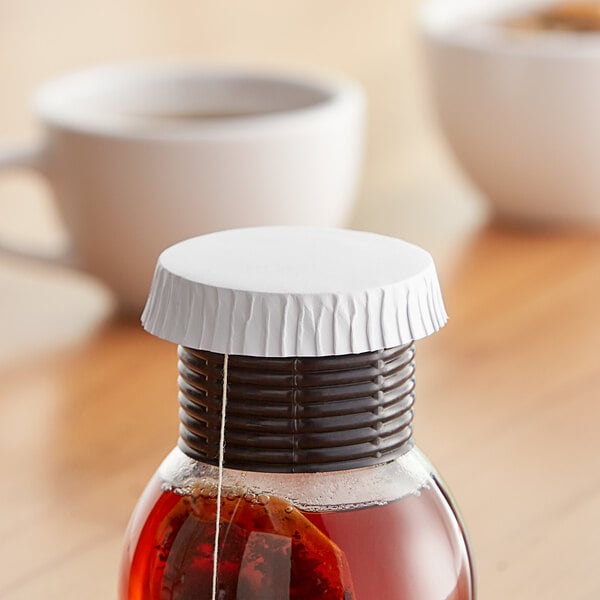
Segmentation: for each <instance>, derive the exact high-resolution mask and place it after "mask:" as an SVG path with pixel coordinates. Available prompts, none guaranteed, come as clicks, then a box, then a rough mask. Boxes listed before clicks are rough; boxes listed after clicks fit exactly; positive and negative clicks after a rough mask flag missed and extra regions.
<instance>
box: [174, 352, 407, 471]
mask: <svg viewBox="0 0 600 600" xmlns="http://www.w3.org/2000/svg"><path fill="white" fill-rule="evenodd" d="M413 358H414V346H413V344H408V345H405V346H399V347H396V348H391V349H387V350H380V351H376V352H367V353H363V354H350V355H344V356H327V357H309V358H259V357H247V356H229V357H228V368H227V390H226V392H227V406H226V418H225V437H224V441H225V446H224V463H223V464H224V466H225V467H226V468H229V469H239V470H245V471H262V472H274V473H313V472H325V471H339V470H347V469H354V468H359V467H366V466H372V465H376V464H382V463H386V462H389V461H391V460H394V459H395V458H397V457H398V456H400V455H402V454H404V453H405V452H407V451H408V450H409V449H410V448H411V447H412V419H413V403H414V383H415V382H414V362H413ZM223 365H224V356H223V355H222V354H215V353H212V352H205V351H201V350H192V349H190V348H184V347H182V346H180V347H179V380H178V382H179V404H180V411H179V414H180V420H181V425H180V438H179V448H180V449H181V450H182V451H183V452H184V453H185V454H186V455H187V456H189V457H190V458H193V459H195V460H198V461H201V462H203V463H206V464H210V465H217V464H218V462H219V449H220V443H221V440H220V437H221V432H220V429H221V415H222V397H223V381H224V373H223Z"/></svg>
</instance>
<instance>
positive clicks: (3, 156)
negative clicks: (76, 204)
mask: <svg viewBox="0 0 600 600" xmlns="http://www.w3.org/2000/svg"><path fill="white" fill-rule="evenodd" d="M45 157H46V150H45V148H44V147H43V145H41V144H35V145H33V144H31V145H23V146H20V147H18V146H17V147H14V148H1V147H0V175H2V173H3V172H5V171H12V170H21V169H27V170H30V171H33V172H34V173H37V174H38V175H41V176H42V177H43V178H44V179H46V180H48V171H47V169H46V165H45ZM0 253H3V254H6V255H9V256H12V257H18V258H27V259H30V260H36V261H38V262H44V263H51V264H59V265H63V266H69V267H74V266H75V265H74V263H73V260H72V256H71V253H70V252H69V251H66V252H61V253H59V254H51V253H43V252H35V251H33V250H26V249H22V248H18V247H14V246H12V245H11V244H9V243H6V242H4V241H3V240H2V239H0Z"/></svg>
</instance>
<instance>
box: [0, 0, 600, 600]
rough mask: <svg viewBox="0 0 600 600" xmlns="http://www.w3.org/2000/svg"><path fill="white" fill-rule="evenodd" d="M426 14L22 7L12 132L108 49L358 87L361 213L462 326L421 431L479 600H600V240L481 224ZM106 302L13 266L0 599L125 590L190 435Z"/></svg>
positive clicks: (54, 240) (168, 392)
mask: <svg viewBox="0 0 600 600" xmlns="http://www.w3.org/2000/svg"><path fill="white" fill-rule="evenodd" d="M300 4H302V9H300ZM216 5H218V8H217V7H216ZM413 5H414V2H408V3H404V4H403V3H400V2H397V1H394V2H391V1H390V2H388V1H383V0H381V1H376V2H373V3H364V2H363V3H361V2H359V0H356V1H354V0H351V1H348V2H346V1H344V2H342V1H341V0H336V1H332V2H328V3H322V2H317V0H306V1H305V2H303V3H296V4H293V3H278V2H275V0H256V1H255V2H253V3H247V4H242V3H239V2H235V1H234V0H225V1H223V2H220V3H203V2H195V3H192V2H191V0H190V1H189V2H188V1H185V0H177V1H175V2H172V3H163V4H162V5H161V4H160V3H146V2H142V1H141V0H139V1H134V0H128V1H126V2H117V0H110V1H107V2H100V1H99V0H92V1H90V2H88V3H75V2H72V1H69V0H59V1H57V2H53V3H39V2H34V0H25V1H21V2H18V1H17V0H8V1H7V2H4V3H2V7H0V12H1V13H2V17H1V18H0V75H1V76H2V79H3V82H4V83H3V94H2V98H1V99H0V109H1V110H0V134H2V137H12V138H19V137H23V136H26V135H28V134H31V133H33V132H34V131H35V126H34V124H33V122H32V119H31V117H30V116H29V114H28V112H27V109H26V105H25V99H26V97H27V96H28V95H29V94H30V92H31V91H32V89H33V87H34V85H35V84H36V83H38V82H39V81H40V80H42V79H45V78H47V77H50V76H53V75H55V74H56V73H58V72H60V71H63V70H65V69H69V68H76V67H80V66H84V65H86V64H89V63H93V62H102V61H108V60H117V59H131V58H139V57H146V56H150V57H152V56H161V57H165V56H166V57H171V58H185V59H198V58H199V59H208V60H215V59H219V60H223V61H226V62H227V61H237V62H240V61H243V62H253V63H260V64H277V65H278V66H281V65H286V66H287V65H293V66H296V67H297V66H302V67H304V68H307V67H311V66H319V67H320V68H325V69H328V70H338V71H343V72H345V73H346V74H348V75H350V76H353V77H355V78H356V79H358V80H359V81H360V82H361V83H362V84H363V85H364V86H365V88H366V90H367V92H368V94H369V98H370V102H371V112H370V137H369V149H368V154H367V162H366V167H365V177H364V185H363V190H362V193H361V196H360V199H359V201H358V203H357V208H356V211H355V214H354V217H353V220H352V222H351V223H350V225H351V226H353V227H356V228H365V229H371V230H373V231H378V232H381V233H386V234H390V235H397V236H401V237H404V238H406V239H409V240H411V241H415V242H418V243H421V244H424V245H425V246H427V247H428V248H429V249H430V250H432V252H433V253H434V256H435V258H436V261H437V263H438V265H439V271H440V275H441V279H442V284H443V288H444V291H445V297H446V302H447V307H448V310H449V313H450V317H451V319H450V322H449V324H448V326H447V327H446V328H445V329H444V330H443V331H442V332H441V333H439V334H438V335H436V336H433V337H432V338H429V339H427V340H425V341H423V342H420V343H419V344H418V359H417V376H418V398H417V400H418V403H417V409H416V410H417V414H416V437H417V442H418V444H419V445H420V447H421V448H422V449H423V450H424V451H425V452H426V453H427V454H428V455H429V457H430V458H431V459H432V460H433V462H434V463H435V464H436V465H437V466H438V468H439V469H440V471H441V472H442V474H443V475H444V477H445V478H446V479H447V481H448V482H449V484H450V486H451V488H452V491H453V492H454V494H455V496H456V498H457V499H458V502H459V505H460V507H461V509H462V512H463V513H464V517H465V520H466V522H467V525H468V528H469V530H470V533H471V536H472V540H473V545H474V552H475V559H476V565H477V571H478V579H479V590H480V598H482V599H483V600H565V599H568V600H597V599H598V598H600V568H599V565H600V543H599V541H600V475H599V473H600V468H599V467H600V458H599V457H600V435H599V431H598V430H599V425H600V351H599V348H600V317H599V315H600V235H598V234H593V233H589V232H588V233H584V232H576V231H561V232H540V231H537V232H536V231H531V230H529V231H527V230H519V229H510V228H507V227H505V226H501V225H499V224H494V223H490V222H488V220H487V219H486V216H485V214H486V212H485V204H484V203H483V201H482V200H481V199H480V198H478V196H477V194H476V193H475V192H474V191H473V190H472V189H471V188H470V187H469V185H468V184H467V183H466V182H465V181H464V179H463V178H462V177H461V176H460V175H459V174H458V173H457V171H456V169H455V168H454V167H453V165H452V163H451V161H450V159H449V158H448V156H447V154H446V152H445V150H444V147H443V145H442V144H441V143H440V141H439V139H438V136H437V134H436V132H435V128H434V125H433V123H432V121H431V119H430V116H429V113H428V109H427V103H426V99H425V95H424V91H423V85H422V79H423V78H422V73H421V71H420V68H419V65H420V63H419V58H418V50H417V45H416V44H415V41H414V35H413V32H414V30H413V28H412V25H411V21H410V18H409V14H410V12H411V10H412V8H413ZM167 6H168V9H167ZM250 6H251V8H250ZM267 16H268V22H267V20H265V19H266V18H267ZM269 23H270V24H269ZM1 183H2V185H1V186H0V212H1V213H2V215H3V218H2V219H1V220H0V236H1V237H3V238H6V237H8V236H13V238H14V239H18V240H20V241H22V243H23V244H31V245H37V246H39V247H41V246H44V247H58V246H60V244H61V243H63V240H64V232H62V230H61V228H60V225H59V223H58V222H57V219H56V217H55V215H54V214H53V213H52V210H51V208H50V204H49V203H48V201H47V199H45V198H44V194H43V190H40V189H39V186H37V185H36V184H32V183H31V182H29V180H27V179H26V178H24V177H20V178H19V177H16V178H13V179H11V180H3V181H2V182H1ZM7 213H8V217H7V218H5V217H4V215H6V214H7ZM110 311H111V304H110V297H109V295H108V293H107V292H106V290H104V289H103V288H102V287H101V286H100V285H99V284H97V283H96V282H93V281H91V280H90V279H89V278H86V277H84V276H82V275H77V274H74V273H70V272H68V271H64V270H60V269H50V268H48V267H41V266H38V265H35V264H33V263H29V262H24V261H17V260H13V259H8V258H4V259H2V260H0V480H1V482H2V484H1V486H0V502H1V503H0V508H1V511H0V565H1V568H0V598H2V599H7V600H31V599H33V598H43V599H45V600H53V599H56V600H59V599H60V600H71V599H72V600H75V599H77V600H80V599H86V600H106V599H109V598H114V597H115V595H116V593H115V589H116V576H117V575H116V574H117V566H118V561H119V555H120V547H121V540H122V535H123V531H124V528H125V525H126V522H127V518H128V515H129V513H130V511H131V509H132V507H133V505H134V503H135V501H136V499H137V497H138V495H139V493H140V491H141V490H142V488H143V486H144V484H145V482H146V481H147V479H148V478H149V477H150V475H151V474H152V473H153V471H154V470H155V468H156V467H157V466H158V464H159V462H160V460H161V459H162V457H163V456H164V455H165V454H166V453H167V452H168V451H169V449H170V448H171V447H172V446H174V444H175V442H176V436H177V408H176V354H175V347H174V346H173V345H171V344H168V343H165V342H162V341H159V340H156V339H153V338H151V337H150V336H149V335H147V334H145V333H144V332H143V331H142V330H141V328H140V326H139V325H138V323H136V322H135V321H123V320H119V319H117V318H116V317H114V316H111V312H110ZM378 600H395V599H378Z"/></svg>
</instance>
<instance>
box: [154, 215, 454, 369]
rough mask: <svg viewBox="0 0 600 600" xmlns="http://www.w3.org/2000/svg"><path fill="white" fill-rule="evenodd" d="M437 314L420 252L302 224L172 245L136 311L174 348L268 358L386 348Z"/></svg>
mask: <svg viewBox="0 0 600 600" xmlns="http://www.w3.org/2000/svg"><path fill="white" fill-rule="evenodd" d="M446 320H447V316H446V311H445V309H444V303H443V300H442V295H441V292H440V287H439V283H438V278H437V275H436V271H435V265H434V263H433V259H432V258H431V255H430V254H429V253H428V252H425V250H423V249H421V248H419V247H418V246H414V245H412V244H409V243H407V242H403V241H401V240H398V239H395V238H390V237H385V236H381V235H376V234H374V233H365V232H360V231H348V230H341V229H315V228H308V227H258V228H252V229H235V230H231V231H222V232H218V233H212V234H209V235H204V236H200V237H196V238H192V239H189V240H186V241H183V242H180V243H179V244H175V245H174V246H171V247H170V248H168V249H167V250H165V251H164V252H163V253H162V254H161V255H160V257H159V259H158V264H157V267H156V271H155V274H154V281H153V282H152V289H151V291H150V297H149V298H148V302H147V304H146V308H145V309H144V313H143V315H142V323H143V325H144V328H145V329H146V330H147V331H149V332H150V333H152V334H154V335H156V336H158V337H161V338H164V339H167V340H170V341H172V342H176V343H177V344H181V345H182V346H188V347H191V348H196V349H201V350H208V351H211V352H218V353H221V354H241V355H246V356H270V357H284V356H329V355H340V354H356V353H361V352H369V351H374V350H381V349H383V348H391V347H394V346H399V345H401V344H406V343H409V342H411V341H412V340H416V339H419V338H422V337H425V336H426V335H429V334H431V333H433V332H434V331H437V330H438V329H440V328H441V327H442V326H443V325H444V324H445V323H446Z"/></svg>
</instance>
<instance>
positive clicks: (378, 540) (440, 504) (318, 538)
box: [120, 480, 472, 600]
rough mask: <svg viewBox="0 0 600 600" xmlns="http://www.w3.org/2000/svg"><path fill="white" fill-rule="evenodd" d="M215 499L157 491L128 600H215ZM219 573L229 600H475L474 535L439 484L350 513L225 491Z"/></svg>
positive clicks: (127, 584)
mask: <svg viewBox="0 0 600 600" xmlns="http://www.w3.org/2000/svg"><path fill="white" fill-rule="evenodd" d="M214 496H215V490H214V488H210V487H207V488H205V489H202V488H200V489H195V490H193V491H192V492H191V493H188V494H182V493H178V492H175V491H162V490H161V489H160V483H159V482H158V481H155V482H154V483H153V484H152V485H151V486H150V488H149V490H148V491H147V492H146V498H145V500H143V502H144V503H145V505H146V506H145V507H144V508H146V510H143V509H142V511H141V515H143V514H144V513H145V514H147V518H146V520H145V523H143V524H142V523H137V524H136V523H133V524H132V526H131V527H130V531H129V534H128V536H129V539H128V543H129V544H130V546H129V550H128V552H126V554H125V563H126V564H124V565H123V569H122V580H121V592H120V599H121V600H211V597H212V572H213V551H214V539H215V521H216V498H215V497H214ZM390 533H393V535H390ZM217 573H218V586H217V590H218V591H217V595H216V597H217V598H218V599H219V600H471V599H472V591H471V588H470V586H471V583H470V582H471V573H470V559H469V555H468V550H467V547H466V542H465V540H464V534H463V532H462V531H461V530H460V527H459V525H458V521H457V518H456V516H455V515H454V513H453V512H452V510H451V509H450V507H449V505H448V503H447V501H446V499H445V497H444V495H443V493H442V492H441V490H440V488H439V486H438V485H437V483H436V482H435V481H434V480H432V484H431V485H430V486H429V487H427V488H424V489H422V490H421V491H420V492H419V493H418V494H414V495H409V496H406V497H404V498H401V499H399V500H396V501H394V502H390V503H387V504H385V505H382V506H370V507H367V508H359V509H355V510H347V511H341V512H336V511H327V512H307V511H300V510H298V509H297V508H295V507H293V506H291V505H290V504H289V503H288V502H287V501H285V500H282V499H280V498H277V497H269V496H267V495H264V494H253V493H244V492H243V491H238V490H235V489H229V490H228V489H224V490H223V498H222V508H221V534H220V542H219V560H218V571H217Z"/></svg>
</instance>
